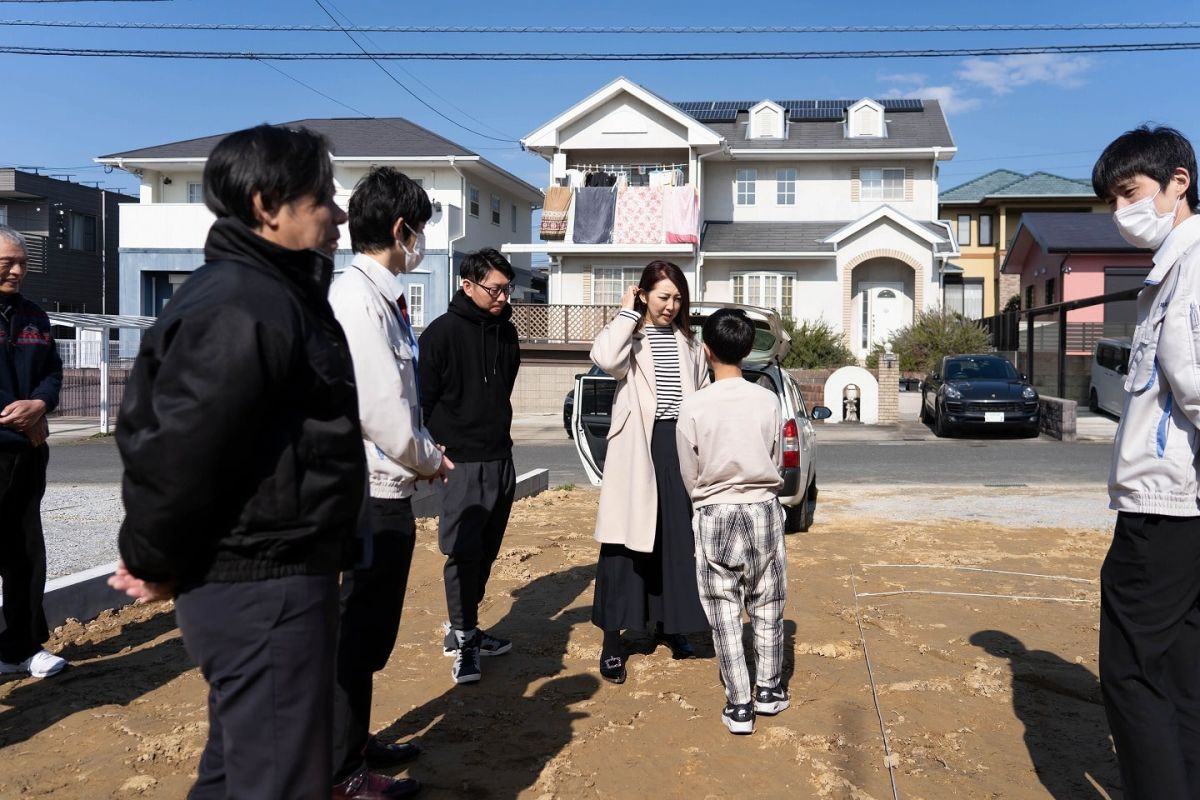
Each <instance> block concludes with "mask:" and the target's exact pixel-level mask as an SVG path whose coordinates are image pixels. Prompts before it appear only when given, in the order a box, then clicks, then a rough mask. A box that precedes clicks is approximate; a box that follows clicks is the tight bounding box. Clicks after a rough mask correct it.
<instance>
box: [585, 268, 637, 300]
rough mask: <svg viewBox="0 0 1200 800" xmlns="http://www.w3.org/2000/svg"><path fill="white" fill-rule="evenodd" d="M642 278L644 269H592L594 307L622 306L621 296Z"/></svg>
mask: <svg viewBox="0 0 1200 800" xmlns="http://www.w3.org/2000/svg"><path fill="white" fill-rule="evenodd" d="M641 278H642V267H592V298H591V299H592V305H595V306H616V305H620V304H621V295H622V294H624V293H625V290H626V289H627V288H629V287H630V286H632V285H636V284H637V282H638V281H639V280H641Z"/></svg>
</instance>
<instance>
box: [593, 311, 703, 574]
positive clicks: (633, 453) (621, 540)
mask: <svg viewBox="0 0 1200 800" xmlns="http://www.w3.org/2000/svg"><path fill="white" fill-rule="evenodd" d="M636 329H637V323H636V322H634V321H633V320H632V319H629V318H628V317H625V316H622V315H620V314H618V315H617V317H616V319H614V320H613V321H612V322H610V323H608V325H606V326H605V327H604V330H602V331H600V334H599V335H598V336H597V337H596V341H595V343H594V344H592V352H591V356H592V361H593V362H594V363H595V364H596V366H598V367H599V368H600V369H602V370H604V371H605V372H607V373H608V374H609V375H611V376H612V377H614V378H616V379H617V391H616V396H615V397H614V398H613V407H612V425H611V427H610V428H609V431H608V455H607V456H606V457H605V460H604V483H603V484H602V485H601V487H600V510H599V511H598V512H597V513H596V541H598V542H601V543H604V544H620V545H624V546H625V547H628V548H629V549H630V550H637V551H639V552H643V553H649V552H652V551H653V550H654V530H655V526H656V523H657V520H658V487H657V484H656V483H655V481H654V462H653V461H652V460H651V458H650V436H651V433H652V432H653V430H654V411H655V406H656V404H657V399H656V395H655V390H654V356H653V354H652V353H651V352H650V343H649V342H648V341H646V336H645V334H643V333H642V332H641V331H638V330H636ZM675 342H676V344H677V345H678V347H679V383H680V386H681V388H682V389H683V396H684V397H687V396H688V395H690V394H692V393H693V392H695V391H696V390H697V389H699V388H702V387H704V386H706V385H707V384H708V365H707V363H706V362H705V360H704V348H703V347H701V345H700V340H699V338H698V337H697V338H696V339H694V340H693V341H691V342H689V341H688V339H687V337H686V336H684V335H683V334H682V333H681V332H680V331H679V330H678V329H676V331H675Z"/></svg>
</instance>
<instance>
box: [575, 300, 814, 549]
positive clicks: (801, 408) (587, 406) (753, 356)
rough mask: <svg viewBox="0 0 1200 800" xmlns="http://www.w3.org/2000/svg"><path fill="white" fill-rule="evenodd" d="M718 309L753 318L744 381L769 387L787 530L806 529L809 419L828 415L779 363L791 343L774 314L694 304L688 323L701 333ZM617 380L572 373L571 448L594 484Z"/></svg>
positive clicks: (810, 483)
mask: <svg viewBox="0 0 1200 800" xmlns="http://www.w3.org/2000/svg"><path fill="white" fill-rule="evenodd" d="M719 308H740V309H742V310H743V311H745V312H746V314H747V316H749V317H750V319H751V321H753V322H754V326H755V329H756V330H755V336H754V349H753V350H752V351H751V352H750V355H749V356H747V357H746V360H745V361H743V362H742V374H743V375H744V376H745V378H746V380H748V381H753V382H754V383H757V384H758V385H759V386H763V387H765V388H767V389H770V390H771V391H772V392H774V393H775V396H776V397H778V398H779V411H780V417H781V418H782V419H783V421H784V422H783V430H782V431H781V434H782V439H783V454H782V458H781V460H780V465H779V471H780V473H781V474H782V475H783V487H782V488H781V489H780V490H779V502H780V503H782V504H783V510H784V512H785V515H786V529H787V531H788V532H789V533H790V532H793V531H807V530H808V529H809V526H810V525H812V522H813V514H814V512H815V511H816V507H817V437H816V433H815V432H814V431H813V426H812V420H814V419H827V418H828V417H829V416H830V411H829V409H828V408H826V407H825V406H813V408H812V411H811V413H810V412H809V411H808V409H807V408H806V407H805V404H804V397H803V395H802V394H801V393H800V387H799V386H798V385H797V384H796V381H795V380H794V379H793V378H792V376H791V375H788V374H787V372H786V371H785V370H784V369H783V367H782V366H781V364H780V361H781V359H782V358H783V356H784V355H785V354H786V353H787V352H788V349H789V347H790V346H791V338H790V337H789V336H788V334H787V331H785V330H784V328H783V325H782V324H781V323H780V320H779V315H777V314H776V313H775V312H774V311H772V310H770V309H767V308H756V307H754V306H743V305H735V304H733V303H693V304H692V318H691V326H692V329H693V330H695V331H696V333H697V335H699V334H700V331H701V329H702V328H703V327H704V321H705V320H706V319H707V318H708V316H709V315H710V314H712V313H713V312H714V311H716V310H717V309H719ZM615 392H616V381H615V380H613V379H612V378H611V377H610V376H608V375H604V374H600V375H595V374H592V373H587V374H583V375H576V376H575V396H574V404H573V408H572V411H571V427H572V430H573V431H574V434H575V437H574V438H575V449H576V451H578V453H579V460H580V461H581V462H582V463H583V470H584V472H586V473H587V476H588V478H589V479H590V480H591V482H592V485H594V486H599V485H600V484H601V482H602V478H603V475H604V457H605V454H606V453H607V451H608V428H609V423H610V422H611V419H612V404H613V395H614V393H615Z"/></svg>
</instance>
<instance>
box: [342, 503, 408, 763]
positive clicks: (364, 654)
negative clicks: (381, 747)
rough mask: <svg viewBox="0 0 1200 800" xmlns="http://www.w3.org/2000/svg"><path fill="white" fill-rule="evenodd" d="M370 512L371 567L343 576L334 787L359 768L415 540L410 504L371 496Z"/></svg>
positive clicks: (393, 640) (401, 606)
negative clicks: (374, 688) (377, 679)
mask: <svg viewBox="0 0 1200 800" xmlns="http://www.w3.org/2000/svg"><path fill="white" fill-rule="evenodd" d="M370 514H371V529H372V537H373V539H374V551H373V556H372V559H371V566H369V567H367V568H365V569H356V570H353V571H347V572H345V573H343V574H342V626H341V631H340V633H339V637H338V652H337V685H336V686H335V688H334V695H333V769H334V771H333V778H334V783H341V782H342V781H343V780H345V779H346V778H348V777H350V776H351V775H352V774H354V772H355V771H357V770H358V769H359V768H360V767H362V765H363V749H364V748H365V747H366V745H367V738H368V737H369V736H370V731H371V728H370V726H371V689H372V682H373V679H374V675H375V673H376V672H378V671H379V670H381V669H383V668H384V666H386V665H387V661H388V658H389V657H391V655H392V648H393V647H394V646H395V644H396V633H397V632H398V631H399V630H400V614H401V612H402V611H403V610H404V591H405V589H406V588H407V587H408V571H409V568H410V567H411V566H412V557H413V548H414V546H415V545H416V541H417V521H416V519H415V518H414V517H413V510H412V500H410V499H408V498H404V499H403V500H383V499H378V498H374V497H373V498H371V503H370Z"/></svg>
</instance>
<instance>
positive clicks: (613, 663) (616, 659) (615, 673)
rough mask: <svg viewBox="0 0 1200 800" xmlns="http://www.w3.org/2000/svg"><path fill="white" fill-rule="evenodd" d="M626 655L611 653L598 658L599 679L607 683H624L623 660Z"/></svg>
mask: <svg viewBox="0 0 1200 800" xmlns="http://www.w3.org/2000/svg"><path fill="white" fill-rule="evenodd" d="M627 658H628V656H627V655H622V654H620V653H612V654H610V655H601V656H600V677H601V678H604V680H606V681H608V682H609V683H624V682H625V677H626V673H625V660H626V659H627Z"/></svg>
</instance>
